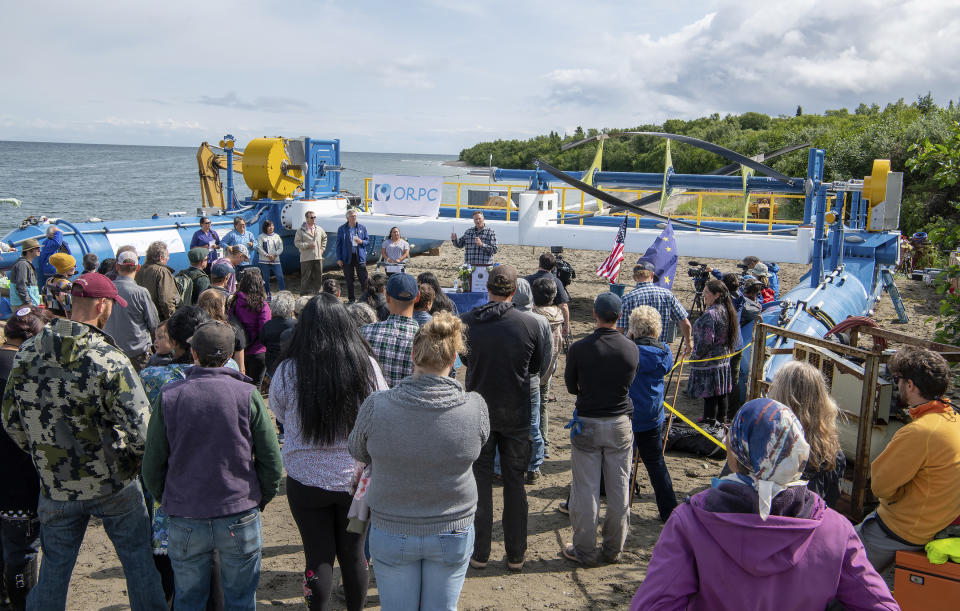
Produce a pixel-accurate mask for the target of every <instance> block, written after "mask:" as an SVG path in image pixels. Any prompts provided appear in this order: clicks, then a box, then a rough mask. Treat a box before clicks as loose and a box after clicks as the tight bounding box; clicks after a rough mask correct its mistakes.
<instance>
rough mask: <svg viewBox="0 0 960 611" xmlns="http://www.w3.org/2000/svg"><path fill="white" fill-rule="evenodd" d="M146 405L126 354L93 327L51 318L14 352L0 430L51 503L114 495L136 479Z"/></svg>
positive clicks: (141, 453) (147, 418) (146, 416)
mask: <svg viewBox="0 0 960 611" xmlns="http://www.w3.org/2000/svg"><path fill="white" fill-rule="evenodd" d="M149 414H150V405H149V403H148V402H147V396H146V394H145V393H144V392H143V386H141V384H140V378H139V377H138V376H137V373H136V371H134V369H133V366H132V365H131V364H130V360H129V359H128V358H127V356H126V355H125V354H124V353H123V351H121V350H120V349H119V348H117V347H116V346H115V345H114V343H113V340H111V339H110V337H109V336H108V335H106V334H104V333H103V332H102V331H100V330H99V329H97V328H95V327H92V326H90V325H86V324H83V323H79V322H74V321H71V320H65V319H62V318H58V319H57V320H56V321H55V322H52V323H50V324H49V325H47V326H46V327H44V328H43V330H42V331H41V332H40V333H39V334H38V335H37V336H35V337H33V338H31V339H29V340H27V341H26V342H24V343H23V346H21V347H20V351H19V352H18V353H17V355H16V357H15V358H14V361H13V369H12V370H11V372H10V378H9V379H8V381H7V386H6V390H5V391H4V394H3V407H2V416H3V426H4V427H5V428H6V430H7V433H8V434H9V435H10V438H11V439H13V441H14V442H15V443H16V444H17V445H18V446H20V448H22V449H23V450H24V451H25V452H27V454H30V456H31V457H32V458H33V464H34V465H35V466H36V468H37V472H38V474H39V475H40V485H41V488H42V494H44V495H45V496H47V497H48V498H50V499H53V500H55V501H77V500H91V499H96V498H99V497H102V496H106V495H109V494H113V493H115V492H117V491H119V490H120V489H121V488H123V487H124V486H126V485H127V484H129V483H130V482H132V481H133V480H134V478H135V477H136V476H137V472H138V471H139V469H140V460H141V458H142V456H143V451H144V446H145V444H146V433H147V422H148V420H149V418H150V415H149Z"/></svg>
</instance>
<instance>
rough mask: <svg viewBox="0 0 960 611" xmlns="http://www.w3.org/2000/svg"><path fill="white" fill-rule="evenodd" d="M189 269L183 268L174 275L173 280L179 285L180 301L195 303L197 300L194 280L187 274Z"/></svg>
mask: <svg viewBox="0 0 960 611" xmlns="http://www.w3.org/2000/svg"><path fill="white" fill-rule="evenodd" d="M186 271H187V270H185V269H181V270H180V271H179V272H177V273H176V274H175V275H174V276H173V281H174V282H175V283H176V285H177V293H179V294H180V303H182V304H184V305H194V303H195V302H196V300H195V299H194V298H193V280H191V279H190V276H188V275H187V274H185V273H184V272H186Z"/></svg>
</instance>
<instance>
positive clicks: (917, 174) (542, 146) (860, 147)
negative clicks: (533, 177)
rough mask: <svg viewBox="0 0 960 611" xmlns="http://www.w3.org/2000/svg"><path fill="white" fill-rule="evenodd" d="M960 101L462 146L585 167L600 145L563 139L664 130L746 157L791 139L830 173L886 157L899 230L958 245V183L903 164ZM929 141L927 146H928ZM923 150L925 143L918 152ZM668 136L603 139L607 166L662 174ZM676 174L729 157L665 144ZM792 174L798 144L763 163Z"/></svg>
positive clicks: (469, 156) (952, 120)
mask: <svg viewBox="0 0 960 611" xmlns="http://www.w3.org/2000/svg"><path fill="white" fill-rule="evenodd" d="M958 121H960V105H956V106H955V105H954V103H953V101H951V102H950V103H949V105H948V106H946V107H941V106H938V105H937V104H935V103H934V101H933V98H932V96H931V95H930V94H929V93H928V94H927V95H924V96H919V97H918V98H917V100H916V101H915V102H913V103H911V104H907V103H906V102H904V100H903V99H900V100H898V101H896V102H892V103H889V104H887V105H886V106H885V107H884V108H882V109H881V107H880V106H879V105H878V104H870V105H867V104H860V105H859V106H858V107H857V108H856V109H855V110H854V111H853V112H850V111H849V110H848V109H846V108H841V109H837V110H827V111H826V112H824V114H822V115H814V114H803V112H802V110H801V109H800V108H799V107H798V108H797V113H796V116H779V117H771V116H768V115H765V114H763V113H758V112H747V113H744V114H742V115H727V116H725V117H721V116H720V115H719V114H716V113H715V114H713V115H710V116H709V117H701V118H698V119H692V120H689V121H685V120H681V119H669V120H667V121H664V122H663V123H662V124H647V125H637V126H633V127H629V128H619V129H610V128H603V129H595V128H591V129H588V130H586V131H584V130H583V129H582V128H580V127H578V128H577V129H576V131H575V132H574V133H572V134H565V135H563V136H561V135H560V134H558V133H556V132H550V133H549V134H547V135H541V136H536V137H535V138H530V139H529V140H496V141H493V142H481V143H478V144H475V145H474V146H472V147H470V148H467V149H464V150H462V151H461V152H460V160H461V161H463V162H466V163H468V164H470V165H476V166H486V165H487V163H488V161H489V159H490V156H491V155H492V163H493V165H494V166H496V167H502V168H532V167H533V161H534V160H535V159H542V160H544V161H546V162H547V163H550V164H551V165H554V166H556V167H559V168H562V169H567V170H585V169H586V168H587V167H588V166H589V165H590V163H591V162H592V161H593V157H594V154H595V152H596V147H597V145H596V144H595V143H589V144H585V145H583V146H579V147H576V148H573V149H569V150H567V151H561V150H560V147H561V146H563V145H564V144H567V143H569V142H574V141H577V140H581V139H583V138H587V137H591V136H596V135H598V134H599V133H601V132H605V133H608V134H616V133H618V132H623V131H660V132H669V133H674V134H683V135H687V136H692V137H695V138H700V139H702V140H707V141H709V142H713V143H715V144H719V145H721V146H725V147H727V148H729V149H732V150H734V151H737V152H739V153H742V154H744V155H756V154H758V153H762V152H769V151H773V150H776V149H778V148H781V147H784V146H788V145H791V144H801V143H807V142H809V143H811V144H812V145H813V146H814V147H817V148H822V149H824V150H825V151H826V168H825V177H826V179H827V180H843V179H848V178H863V177H864V176H867V175H869V174H870V172H871V169H872V165H873V160H874V159H889V160H890V161H891V165H892V168H893V170H894V171H901V172H906V174H905V177H904V201H903V210H902V213H901V230H902V231H903V232H904V233H907V234H910V233H913V232H915V231H924V230H927V231H929V232H930V233H931V234H932V237H933V236H936V237H939V238H943V239H948V240H951V241H950V242H949V243H948V244H944V243H943V242H940V243H939V245H942V246H948V247H951V248H952V247H955V246H956V240H957V239H960V204H958V203H957V201H958V199H960V185H958V184H953V185H949V184H944V181H942V180H937V179H936V178H935V175H936V171H937V168H936V164H935V163H930V162H926V163H921V162H912V163H910V164H908V161H909V160H911V159H913V158H916V157H917V155H918V147H923V146H926V147H928V148H929V147H936V146H938V145H940V146H948V145H949V143H951V140H952V139H954V138H955V135H956V134H957V133H958V128H957V122H958ZM924 143H925V144H924ZM923 150H928V149H923ZM665 152H666V142H665V141H664V140H662V139H659V138H652V137H645V136H631V137H619V138H610V139H608V140H607V141H606V143H605V144H604V154H603V169H604V170H611V171H621V172H662V171H663V165H664V156H665ZM671 156H672V159H673V167H674V170H675V171H676V172H679V173H689V174H699V173H706V172H709V171H711V170H714V169H717V168H719V167H721V166H724V165H726V164H727V161H725V160H724V159H722V158H720V157H719V156H717V155H714V154H712V153H708V152H706V151H703V150H700V149H698V148H695V147H692V146H689V145H684V144H681V143H676V142H674V143H672V144H671ZM769 165H771V166H772V167H773V168H775V169H777V170H779V171H780V172H783V173H784V174H787V175H788V176H804V175H806V171H807V155H806V152H805V151H796V152H794V153H790V154H788V155H784V156H782V157H780V158H777V159H775V160H771V162H769Z"/></svg>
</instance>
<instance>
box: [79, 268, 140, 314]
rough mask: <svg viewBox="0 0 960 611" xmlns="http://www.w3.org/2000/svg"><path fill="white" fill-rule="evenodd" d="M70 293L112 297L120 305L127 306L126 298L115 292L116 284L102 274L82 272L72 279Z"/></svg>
mask: <svg viewBox="0 0 960 611" xmlns="http://www.w3.org/2000/svg"><path fill="white" fill-rule="evenodd" d="M70 294H71V295H73V296H74V297H89V298H90V299H100V298H106V299H113V300H114V301H115V302H117V303H118V304H120V305H121V306H122V307H124V308H125V307H127V300H126V299H124V298H123V297H121V296H120V294H119V293H117V285H115V284H114V283H113V281H112V280H110V278H107V277H106V276H104V275H103V274H98V273H96V272H91V273H89V274H83V275H82V276H80V277H79V278H77V279H76V280H74V281H73V286H72V287H70Z"/></svg>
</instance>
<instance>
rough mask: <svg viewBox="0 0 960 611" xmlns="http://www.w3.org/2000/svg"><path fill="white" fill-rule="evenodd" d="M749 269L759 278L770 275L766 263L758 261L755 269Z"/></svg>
mask: <svg viewBox="0 0 960 611" xmlns="http://www.w3.org/2000/svg"><path fill="white" fill-rule="evenodd" d="M749 271H750V273H751V274H753V275H754V276H756V277H757V278H766V277H768V276H769V275H770V272H768V271H767V265H766V264H765V263H757V264H756V265H754V266H753V269H751V270H749Z"/></svg>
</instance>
